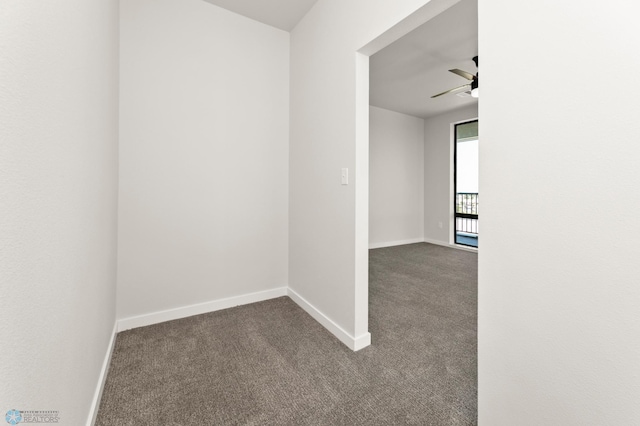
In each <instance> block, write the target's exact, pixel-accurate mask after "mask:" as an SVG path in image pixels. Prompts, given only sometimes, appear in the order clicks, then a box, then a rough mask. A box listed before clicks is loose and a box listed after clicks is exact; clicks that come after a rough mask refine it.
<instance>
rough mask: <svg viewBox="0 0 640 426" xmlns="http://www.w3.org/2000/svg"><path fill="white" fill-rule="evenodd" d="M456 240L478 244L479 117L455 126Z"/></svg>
mask: <svg viewBox="0 0 640 426" xmlns="http://www.w3.org/2000/svg"><path fill="white" fill-rule="evenodd" d="M454 141H455V143H454V151H453V152H454V154H453V170H454V173H453V194H454V197H453V199H454V206H453V211H454V222H455V226H454V235H453V238H454V241H455V243H456V244H462V245H465V246H471V247H478V204H479V202H478V149H479V143H478V120H474V121H468V122H465V123H458V124H456V125H455V126H454Z"/></svg>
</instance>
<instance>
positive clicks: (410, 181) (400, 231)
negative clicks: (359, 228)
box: [369, 106, 424, 247]
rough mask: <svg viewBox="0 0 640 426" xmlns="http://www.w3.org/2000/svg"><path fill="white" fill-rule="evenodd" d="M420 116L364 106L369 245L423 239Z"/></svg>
mask: <svg viewBox="0 0 640 426" xmlns="http://www.w3.org/2000/svg"><path fill="white" fill-rule="evenodd" d="M423 227H424V120H423V119H421V118H417V117H413V116H410V115H406V114H401V113H398V112H394V111H389V110H386V109H382V108H378V107H374V106H372V107H370V108H369V246H370V247H382V246H387V245H393V244H396V243H398V244H401V243H403V242H404V243H406V242H415V241H422V240H424V230H423Z"/></svg>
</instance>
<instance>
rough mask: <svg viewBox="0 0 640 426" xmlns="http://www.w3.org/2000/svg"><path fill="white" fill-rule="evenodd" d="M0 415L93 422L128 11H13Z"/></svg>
mask: <svg viewBox="0 0 640 426" xmlns="http://www.w3.org/2000/svg"><path fill="white" fill-rule="evenodd" d="M0 40H2V42H0V58H2V60H1V61H0V117H2V118H1V122H2V124H1V125H0V199H1V200H2V202H1V203H0V236H1V243H0V297H1V298H2V302H3V303H2V309H0V334H1V335H2V336H3V345H2V350H0V383H1V385H0V413H1V415H2V422H3V423H4V416H5V413H6V412H7V411H8V410H10V409H17V410H57V411H59V415H60V424H66V425H81V424H85V423H86V422H87V419H88V417H89V413H90V409H91V405H92V399H93V397H94V394H95V391H96V385H97V383H98V382H99V375H100V372H101V367H102V364H103V361H104V360H105V356H106V354H107V348H108V345H109V341H110V338H111V336H112V333H113V326H114V320H115V290H116V289H115V282H116V218H117V210H116V209H117V207H116V206H117V172H118V161H117V156H118V2H117V1H112V0H95V1H91V2H87V1H85V0H68V1H64V2H42V1H35V0H6V1H3V2H1V3H0Z"/></svg>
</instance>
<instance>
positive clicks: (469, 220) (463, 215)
mask: <svg viewBox="0 0 640 426" xmlns="http://www.w3.org/2000/svg"><path fill="white" fill-rule="evenodd" d="M455 218H456V232H466V233H468V234H478V194H477V193H472V192H459V193H457V194H456V212H455Z"/></svg>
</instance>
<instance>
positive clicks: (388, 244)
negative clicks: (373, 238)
mask: <svg viewBox="0 0 640 426" xmlns="http://www.w3.org/2000/svg"><path fill="white" fill-rule="evenodd" d="M415 243H424V238H411V239H409V240H400V241H389V242H386V243H371V244H369V249H377V248H384V247H393V246H403V245H405V244H415Z"/></svg>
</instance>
